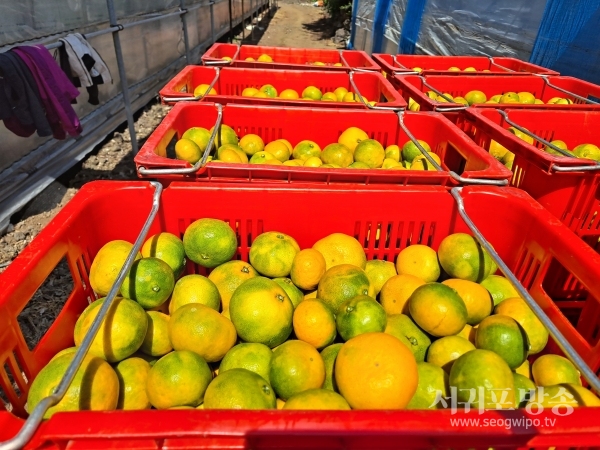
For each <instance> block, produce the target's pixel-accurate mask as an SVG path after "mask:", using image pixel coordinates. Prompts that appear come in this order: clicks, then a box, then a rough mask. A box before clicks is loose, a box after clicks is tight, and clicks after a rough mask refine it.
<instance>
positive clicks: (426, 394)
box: [406, 362, 448, 409]
mask: <svg viewBox="0 0 600 450" xmlns="http://www.w3.org/2000/svg"><path fill="white" fill-rule="evenodd" d="M417 371H418V373H419V384H418V385H417V391H416V392H415V395H414V396H413V398H412V399H411V400H410V403H409V404H408V405H407V406H406V409H441V408H442V405H441V402H438V403H436V399H437V398H438V395H440V396H442V397H447V396H448V374H447V373H446V372H445V371H444V370H443V369H442V368H441V367H438V366H435V365H433V364H430V363H427V362H418V363H417Z"/></svg>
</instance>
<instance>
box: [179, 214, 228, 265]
mask: <svg viewBox="0 0 600 450" xmlns="http://www.w3.org/2000/svg"><path fill="white" fill-rule="evenodd" d="M183 246H184V248H185V253H186V255H187V256H188V258H190V259H191V260H192V261H194V262H195V263H196V264H199V265H201V266H202V267H207V268H211V269H212V268H213V267H217V266H218V265H220V264H223V263H224V262H227V261H229V260H230V259H231V258H233V255H235V252H236V250H237V238H236V236H235V233H234V232H233V230H232V229H231V227H230V226H229V225H228V224H227V223H225V222H223V221H222V220H218V219H209V218H205V219H199V220H196V221H195V222H193V223H192V224H191V225H190V226H188V227H187V229H186V230H185V233H184V235H183Z"/></svg>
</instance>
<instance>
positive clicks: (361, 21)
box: [352, 0, 377, 53]
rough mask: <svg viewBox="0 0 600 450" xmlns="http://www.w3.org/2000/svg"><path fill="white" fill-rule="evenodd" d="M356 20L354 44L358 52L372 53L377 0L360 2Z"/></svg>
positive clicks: (359, 0) (362, 0)
mask: <svg viewBox="0 0 600 450" xmlns="http://www.w3.org/2000/svg"><path fill="white" fill-rule="evenodd" d="M355 3H358V7H357V10H356V20H355V22H354V27H355V34H354V42H353V43H352V44H353V46H354V48H356V49H357V50H364V51H366V52H367V53H371V48H372V47H373V21H374V19H375V5H376V3H377V1H376V0H358V1H357V2H355Z"/></svg>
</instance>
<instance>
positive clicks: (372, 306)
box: [335, 295, 387, 341]
mask: <svg viewBox="0 0 600 450" xmlns="http://www.w3.org/2000/svg"><path fill="white" fill-rule="evenodd" d="M335 321H336V326H337V330H338V333H340V336H341V337H342V339H344V340H345V341H347V340H349V339H352V338H353V337H356V336H358V335H360V334H364V333H371V332H383V331H384V330H385V326H386V325H387V317H386V314H385V310H384V309H383V307H382V306H381V305H380V304H379V303H378V302H377V301H376V300H375V299H374V298H372V297H369V296H368V295H357V296H356V297H353V298H351V299H350V300H346V301H345V302H344V303H342V304H341V305H340V306H339V307H338V309H337V311H336V318H335Z"/></svg>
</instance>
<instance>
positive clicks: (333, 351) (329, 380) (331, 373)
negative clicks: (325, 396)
mask: <svg viewBox="0 0 600 450" xmlns="http://www.w3.org/2000/svg"><path fill="white" fill-rule="evenodd" d="M342 345H344V344H342V343H338V344H331V345H330V346H328V347H325V348H324V349H323V350H321V358H323V363H324V364H325V382H324V383H323V389H329V390H330V391H335V392H338V388H337V384H336V382H335V360H336V358H337V355H338V353H339V352H340V349H341V348H342Z"/></svg>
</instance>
